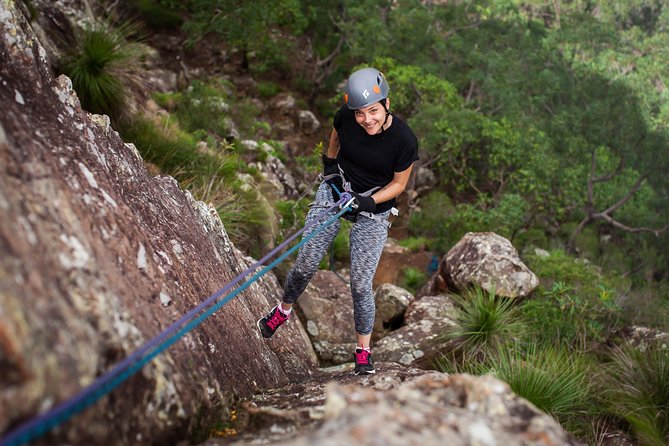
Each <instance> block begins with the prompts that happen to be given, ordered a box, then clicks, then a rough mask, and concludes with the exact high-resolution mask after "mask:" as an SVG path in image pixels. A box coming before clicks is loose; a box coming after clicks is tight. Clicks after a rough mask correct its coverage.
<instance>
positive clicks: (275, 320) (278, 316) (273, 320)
mask: <svg viewBox="0 0 669 446" xmlns="http://www.w3.org/2000/svg"><path fill="white" fill-rule="evenodd" d="M287 319H288V316H284V315H283V314H282V313H281V311H280V310H279V309H278V308H275V309H274V311H273V312H272V315H271V316H270V318H269V320H268V321H267V325H268V326H269V328H271V329H272V330H276V328H277V327H278V326H279V325H281V324H283V323H284V322H286V320H287Z"/></svg>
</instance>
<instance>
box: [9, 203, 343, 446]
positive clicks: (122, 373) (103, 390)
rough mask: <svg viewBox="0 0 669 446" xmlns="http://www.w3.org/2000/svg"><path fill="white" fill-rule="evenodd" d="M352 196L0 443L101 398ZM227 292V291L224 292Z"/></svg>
mask: <svg viewBox="0 0 669 446" xmlns="http://www.w3.org/2000/svg"><path fill="white" fill-rule="evenodd" d="M354 201H355V200H354V198H353V197H352V196H351V194H349V193H346V192H344V193H342V194H341V195H340V199H339V201H337V202H336V203H333V205H332V206H330V207H329V208H328V209H327V210H326V211H324V212H323V213H321V214H319V216H318V217H320V216H322V215H326V214H327V213H328V212H330V211H332V210H335V209H337V208H339V211H338V212H337V213H336V214H334V215H333V216H331V217H330V218H329V219H327V220H326V221H325V222H322V223H320V224H319V225H318V227H316V229H314V230H313V231H312V232H311V233H309V234H308V235H306V236H304V237H303V238H302V240H300V241H299V242H298V243H297V244H296V245H295V246H293V247H291V248H290V249H288V250H287V251H286V252H285V253H283V254H281V255H280V256H279V257H277V258H276V259H275V260H273V261H272V262H271V263H270V264H269V265H267V266H265V267H263V268H262V269H260V271H258V272H257V273H255V274H254V275H253V276H252V277H251V278H250V279H248V280H246V281H245V282H244V283H242V284H241V285H240V286H239V287H238V288H237V289H235V290H234V291H231V289H232V288H233V287H234V286H235V285H237V284H238V283H240V282H241V281H242V280H244V279H245V278H246V277H247V276H249V275H250V274H251V273H253V272H254V271H256V270H257V269H258V268H260V267H261V266H262V265H263V264H264V263H265V262H267V261H268V260H270V259H271V258H272V257H274V256H275V255H276V254H278V253H279V252H280V251H281V250H283V249H284V248H285V247H286V246H288V244H289V243H291V242H292V241H293V240H295V239H296V238H297V237H298V236H300V235H301V234H302V233H304V231H306V230H307V229H308V228H310V227H312V226H314V225H316V224H317V223H318V222H319V218H318V217H317V218H316V219H314V220H312V221H311V222H308V223H307V224H305V225H304V226H303V227H302V229H300V230H299V231H297V232H295V233H294V234H293V235H292V236H290V237H289V238H287V239H286V240H285V241H284V242H283V243H281V244H280V245H279V246H277V247H276V248H274V249H273V250H272V251H270V252H269V253H268V254H267V255H265V257H263V258H262V259H260V260H258V261H257V262H256V263H254V264H253V265H251V266H250V267H249V268H247V269H246V270H245V271H244V272H242V273H241V274H239V275H238V276H237V277H235V278H234V279H233V280H232V281H230V282H229V283H228V284H226V285H225V286H224V287H223V288H221V289H220V290H218V291H217V292H216V293H214V294H213V295H211V296H209V297H208V298H207V299H206V300H205V301H204V302H202V303H200V304H199V305H197V306H196V307H195V308H193V309H192V310H190V311H189V312H188V313H186V314H184V315H183V316H182V317H181V318H180V319H179V320H178V321H176V322H174V323H172V324H171V325H170V326H169V327H167V328H166V329H165V330H163V331H162V332H161V333H159V334H158V335H157V336H155V337H154V338H153V339H151V340H149V341H148V342H146V343H145V344H144V345H143V346H142V347H140V348H139V349H137V350H135V351H134V352H133V353H132V354H131V355H129V356H128V357H127V358H125V359H124V360H123V361H121V362H119V363H118V364H116V365H115V366H114V367H113V368H112V369H111V370H109V371H107V372H106V373H104V374H103V375H102V376H100V377H99V378H97V379H96V380H95V381H94V382H93V383H92V384H90V385H89V386H87V387H85V388H83V389H82V390H81V391H80V392H79V393H77V394H76V395H75V396H73V397H71V398H70V399H68V400H66V401H64V402H63V403H60V404H59V405H57V406H55V407H53V408H51V409H50V410H48V411H47V412H45V413H43V414H41V415H38V416H36V417H34V418H32V419H30V420H28V421H26V422H24V423H23V424H21V425H19V426H18V427H16V428H15V429H13V430H12V431H10V432H9V433H7V434H6V436H5V437H3V438H0V446H19V445H23V444H26V443H28V442H30V441H32V440H34V439H36V438H39V437H41V436H42V435H44V434H45V433H46V432H48V431H50V430H51V429H53V428H55V427H56V426H58V425H60V424H63V423H64V422H66V421H67V420H68V419H70V418H71V417H72V416H74V415H75V414H77V413H79V412H82V411H83V410H84V409H86V408H88V407H90V406H91V405H93V404H94V403H95V402H96V401H97V400H98V399H100V398H102V397H103V396H104V395H106V394H108V393H110V392H111V391H112V390H114V389H115V388H116V387H118V386H119V385H120V384H121V383H123V382H124V381H125V380H126V379H128V378H130V377H131V376H132V375H134V374H135V373H137V372H138V371H139V370H141V369H142V367H144V365H145V364H147V363H148V362H149V361H151V360H152V359H153V358H155V357H156V356H158V355H159V354H160V353H162V352H164V351H165V350H167V349H168V348H169V347H170V346H171V345H173V344H174V343H175V342H177V341H178V340H179V339H181V338H182V337H183V336H184V335H185V334H187V333H188V332H190V331H192V330H193V329H195V328H196V327H197V326H199V325H200V324H201V323H202V322H204V320H206V319H207V318H208V317H209V316H211V315H212V314H214V313H215V312H216V311H218V310H219V309H220V308H221V307H222V306H223V305H225V304H226V303H227V302H229V301H230V300H231V299H232V298H233V297H235V296H236V295H237V294H239V293H240V292H242V291H244V290H245V289H246V288H248V287H249V286H250V285H251V284H252V283H253V282H255V281H256V280H258V279H259V278H260V277H261V276H263V275H264V274H265V273H267V272H268V271H269V270H271V269H272V268H274V267H275V266H276V265H278V264H279V263H281V262H282V261H283V260H284V259H285V258H286V257H288V256H289V255H290V254H292V253H293V252H295V251H296V250H297V249H298V248H299V247H300V246H302V245H303V244H304V243H306V242H307V241H309V240H310V239H311V238H312V237H314V236H315V235H316V234H318V233H319V232H320V231H322V230H323V229H325V228H326V227H327V226H329V225H330V224H332V223H333V222H334V221H336V220H337V219H338V218H339V217H341V216H342V215H343V214H345V213H346V212H349V211H350V210H351V205H352V204H353V202H354ZM226 293H227V294H226ZM221 296H224V297H223V298H222V299H220V300H218V299H219V298H220V297H221Z"/></svg>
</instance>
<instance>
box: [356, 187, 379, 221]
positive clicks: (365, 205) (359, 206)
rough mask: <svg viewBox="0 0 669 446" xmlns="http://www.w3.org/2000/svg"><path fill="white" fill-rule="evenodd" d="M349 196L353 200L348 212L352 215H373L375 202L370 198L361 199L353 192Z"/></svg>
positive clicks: (361, 197) (360, 196)
mask: <svg viewBox="0 0 669 446" xmlns="http://www.w3.org/2000/svg"><path fill="white" fill-rule="evenodd" d="M351 195H353V199H354V200H353V203H352V204H351V211H350V213H351V214H352V215H357V214H359V213H360V212H370V213H374V211H375V210H376V202H375V201H374V199H373V198H372V197H363V196H362V195H360V194H356V193H355V192H351Z"/></svg>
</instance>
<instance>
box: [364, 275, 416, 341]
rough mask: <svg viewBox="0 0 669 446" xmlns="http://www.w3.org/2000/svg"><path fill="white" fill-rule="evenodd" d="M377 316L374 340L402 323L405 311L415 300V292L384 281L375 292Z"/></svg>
mask: <svg viewBox="0 0 669 446" xmlns="http://www.w3.org/2000/svg"><path fill="white" fill-rule="evenodd" d="M374 301H375V303H376V318H375V320H374V333H373V336H372V338H373V339H374V340H376V339H380V338H382V337H384V336H385V335H387V334H388V333H390V332H391V330H393V329H395V328H399V327H400V326H401V325H402V321H403V319H404V312H405V311H406V309H407V308H408V307H409V304H411V302H413V301H414V297H413V294H411V293H410V292H408V291H407V290H405V289H404V288H401V287H398V286H397V285H393V284H392V283H384V284H383V285H381V286H380V287H378V288H377V289H376V291H375V292H374Z"/></svg>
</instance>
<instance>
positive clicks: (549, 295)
mask: <svg viewBox="0 0 669 446" xmlns="http://www.w3.org/2000/svg"><path fill="white" fill-rule="evenodd" d="M611 296H612V291H611V290H609V289H607V288H606V287H604V286H602V287H601V288H600V290H599V293H598V294H597V296H583V295H579V294H576V293H574V289H573V288H572V287H570V286H569V285H567V284H566V283H564V282H555V283H554V284H553V286H552V287H551V289H550V290H548V291H543V293H541V294H539V295H538V296H537V297H536V298H534V299H532V300H528V301H525V302H524V303H523V304H522V305H521V311H522V313H523V315H524V316H525V319H526V320H527V321H528V326H529V328H530V330H529V334H530V337H531V338H533V339H537V340H540V341H542V342H546V343H549V344H562V345H564V346H569V347H577V348H579V349H583V350H586V349H589V348H590V347H591V345H592V343H596V342H602V341H604V340H605V339H606V338H607V337H608V335H609V334H610V333H612V332H613V331H615V329H616V327H617V326H618V322H619V319H620V309H619V308H618V307H617V306H616V305H615V304H614V303H613V300H612V297H611Z"/></svg>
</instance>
